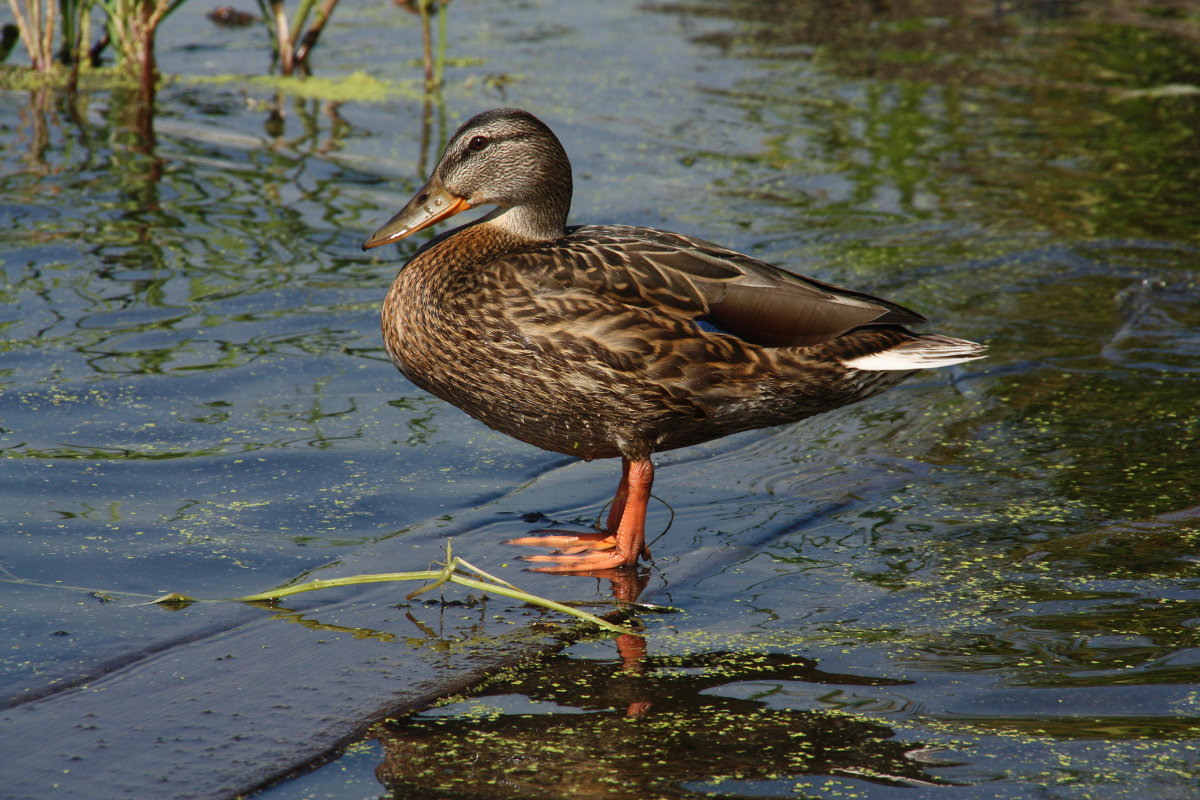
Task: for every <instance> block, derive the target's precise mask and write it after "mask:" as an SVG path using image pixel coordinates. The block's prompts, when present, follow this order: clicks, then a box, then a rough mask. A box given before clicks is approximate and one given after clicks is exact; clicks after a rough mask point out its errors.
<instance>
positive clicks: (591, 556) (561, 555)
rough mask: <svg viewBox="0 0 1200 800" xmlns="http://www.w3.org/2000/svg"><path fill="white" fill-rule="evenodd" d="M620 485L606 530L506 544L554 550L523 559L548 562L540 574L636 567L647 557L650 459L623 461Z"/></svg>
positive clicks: (652, 466) (526, 538) (650, 482)
mask: <svg viewBox="0 0 1200 800" xmlns="http://www.w3.org/2000/svg"><path fill="white" fill-rule="evenodd" d="M621 466H622V472H621V483H620V485H618V486H617V493H616V495H614V496H613V501H612V508H611V510H610V511H609V513H608V530H605V531H597V532H595V533H570V532H565V531H564V532H561V533H556V534H553V535H550V536H522V537H519V538H517V539H510V540H508V541H507V542H506V543H505V544H521V545H536V546H541V547H554V548H556V549H557V550H558V552H557V553H554V554H552V555H537V556H523V557H522V558H523V559H524V560H525V561H537V562H547V563H550V564H552V565H553V566H549V567H538V568H537V569H538V570H539V571H541V572H583V571H591V570H598V569H609V568H611V567H622V566H630V565H633V564H636V563H637V561H638V557H639V556H643V555H644V556H645V557H646V558H649V557H650V551H649V550H648V549H647V548H646V507H647V506H648V505H649V503H650V487H651V485H652V484H653V483H654V465H653V464H652V463H651V462H650V459H648V458H647V459H643V460H641V461H630V460H629V459H622V462H621Z"/></svg>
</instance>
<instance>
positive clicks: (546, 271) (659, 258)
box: [505, 225, 925, 347]
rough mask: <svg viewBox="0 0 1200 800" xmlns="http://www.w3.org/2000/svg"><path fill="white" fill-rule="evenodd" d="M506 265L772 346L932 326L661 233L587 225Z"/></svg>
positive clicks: (865, 297)
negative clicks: (873, 328)
mask: <svg viewBox="0 0 1200 800" xmlns="http://www.w3.org/2000/svg"><path fill="white" fill-rule="evenodd" d="M505 261H509V262H510V263H512V264H513V265H514V266H517V267H518V268H519V269H520V270H521V271H522V272H523V273H524V275H525V276H526V278H527V279H528V277H530V274H531V272H541V276H540V277H541V280H543V281H544V283H545V288H546V289H549V290H556V291H557V290H563V289H583V290H586V291H590V292H594V293H596V294H598V295H604V296H608V297H609V298H611V299H614V300H618V301H619V302H621V303H624V304H626V305H630V306H636V307H641V308H645V309H649V310H652V311H654V312H656V313H658V314H666V315H669V316H672V317H677V318H684V319H690V320H694V321H697V322H701V323H707V324H708V325H710V326H712V327H714V328H716V329H718V330H720V331H722V332H725V333H730V334H733V335H735V336H737V337H739V338H741V339H743V340H745V341H748V342H752V343H754V344H758V345H763V346H768V347H787V346H791V347H795V346H803V345H812V344H818V343H820V342H824V341H829V340H831V339H834V338H836V337H838V336H840V335H841V334H843V333H845V332H846V331H849V330H851V329H853V328H858V327H861V326H864V325H872V324H876V325H878V324H901V325H902V324H911V323H918V322H924V321H925V318H924V317H922V316H921V315H920V314H917V313H916V312H914V311H910V310H909V309H907V308H904V307H903V306H900V305H897V304H896V303H892V302H889V301H887V300H883V299H881V298H878V297H873V296H872V295H869V294H864V293H862V292H855V291H852V290H849V289H843V288H840V287H838V286H833V285H831V284H828V283H823V282H821V281H817V280H814V279H812V278H805V277H801V276H799V275H793V274H792V273H790V272H786V271H784V270H782V269H779V268H778V267H775V266H772V265H771V264H768V263H766V262H765V261H759V260H758V259H755V258H751V257H750V256H747V255H743V254H741V253H738V252H736V251H733V250H729V249H727V248H724V247H721V246H720V245H716V244H713V243H711V242H706V241H703V240H701V239H695V238H692V237H690V236H684V235H682V234H678V233H669V232H667V231H660V230H656V229H654V228H639V227H628V226H618V225H605V226H592V225H588V226H580V227H578V228H573V229H570V230H569V231H568V233H567V235H566V236H564V237H562V238H560V239H558V240H556V241H555V242H553V243H552V244H550V245H549V246H546V245H545V244H541V245H540V246H539V247H538V248H537V249H536V250H531V251H528V252H523V253H522V252H518V253H512V254H509V255H506V256H505Z"/></svg>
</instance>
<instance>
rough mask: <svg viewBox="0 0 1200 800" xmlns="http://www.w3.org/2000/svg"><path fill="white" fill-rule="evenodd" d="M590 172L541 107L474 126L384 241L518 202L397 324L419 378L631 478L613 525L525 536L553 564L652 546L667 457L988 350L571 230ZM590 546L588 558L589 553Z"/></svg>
mask: <svg viewBox="0 0 1200 800" xmlns="http://www.w3.org/2000/svg"><path fill="white" fill-rule="evenodd" d="M570 198H571V172H570V164H569V162H568V161H567V157H566V154H565V152H563V150H562V147H561V145H560V144H559V142H558V139H557V138H556V137H555V136H554V134H553V133H552V132H551V131H550V130H549V128H547V127H546V126H545V125H544V124H542V123H541V122H540V121H539V120H537V119H536V118H535V117H533V116H532V115H530V114H528V113H526V112H524V111H520V110H517V109H496V110H493V111H488V112H485V113H483V114H480V115H478V116H476V117H474V118H473V119H471V120H469V121H468V122H466V123H465V124H464V125H463V126H462V127H461V128H460V129H459V130H458V132H457V133H455V135H454V137H453V138H452V139H451V140H450V142H449V143H448V144H447V146H446V150H445V152H444V153H443V155H442V158H441V161H440V162H439V163H438V165H437V167H436V169H435V170H434V174H433V176H432V177H431V178H430V180H429V182H428V183H426V185H425V186H424V187H422V189H421V190H420V191H419V192H418V193H417V195H416V196H415V197H414V198H413V200H412V201H410V202H409V204H408V205H407V206H405V208H404V209H403V210H401V212H400V213H399V214H397V215H396V216H395V217H394V218H393V219H392V220H390V221H389V222H388V223H387V224H385V225H384V226H383V227H382V228H381V229H380V230H379V231H377V232H376V233H375V234H374V235H372V236H371V237H370V238H369V239H368V240H367V241H366V242H365V243H364V245H363V247H364V249H366V248H368V247H375V246H377V245H380V244H384V243H386V242H389V241H395V240H398V239H400V238H403V237H404V236H408V235H409V234H411V233H413V232H415V231H417V230H420V229H421V228H424V227H426V226H428V225H430V224H433V223H435V222H437V221H439V220H442V219H445V218H447V217H449V216H452V215H453V214H455V213H458V212H459V211H461V210H464V209H465V208H469V207H473V206H478V205H485V204H491V205H496V206H498V208H497V209H496V210H495V211H494V212H492V213H491V214H489V215H487V216H486V217H484V218H483V219H481V220H479V221H477V222H474V223H471V224H469V225H466V226H464V227H462V228H459V229H457V230H454V231H451V232H450V233H448V234H444V235H442V236H440V237H438V238H436V239H435V240H433V241H432V242H430V243H429V244H428V245H426V246H425V247H423V248H422V249H421V250H420V251H418V253H417V254H416V255H415V256H413V258H412V259H411V260H410V261H409V262H408V264H406V265H405V266H404V268H403V269H402V270H401V271H400V274H399V275H398V276H397V277H396V280H395V282H394V283H393V284H392V287H391V290H390V291H389V292H388V296H387V299H386V301H385V302H384V307H383V336H384V342H385V344H386V345H387V350H388V353H389V355H390V356H391V358H392V360H393V362H395V364H396V366H397V367H398V368H399V369H400V370H401V371H402V372H403V373H404V374H405V375H406V376H407V377H408V378H409V379H410V380H411V381H412V382H413V383H415V384H417V385H418V386H420V387H422V388H423V389H425V390H427V391H429V392H431V393H432V394H435V395H437V396H438V397H441V398H442V399H444V400H447V401H449V402H451V403H453V404H454V405H457V406H458V407H459V408H461V409H463V410H464V411H466V412H467V413H468V414H470V415H471V416H473V417H475V418H476V419H479V420H481V421H483V422H484V423H486V424H487V425H489V426H491V427H492V428H495V429H496V430H499V431H502V432H503V433H506V434H508V435H510V436H513V437H515V438H517V439H521V440H522V441H525V442H529V443H530V444H534V445H537V446H538V447H542V448H545V449H547V450H552V451H555V452H559V453H565V454H567V455H574V456H578V457H580V458H585V459H592V458H606V457H615V456H620V457H622V459H623V465H624V471H623V476H622V480H621V485H620V486H619V488H618V491H617V495H616V497H615V498H614V502H613V507H612V511H611V512H610V515H609V526H608V530H606V531H603V532H600V533H597V534H569V533H562V534H561V535H556V536H542V537H525V538H522V539H518V540H514V541H515V542H516V543H519V544H548V545H550V546H554V547H558V548H559V549H560V551H561V552H560V554H557V555H548V556H530V557H529V559H530V560H537V561H548V562H550V563H551V564H552V565H553V566H551V567H548V568H547V569H552V570H564V571H566V570H585V569H586V570H591V569H598V568H605V567H611V566H620V565H627V564H633V563H635V562H636V560H637V558H638V556H639V554H641V553H643V552H644V550H645V547H644V543H643V530H642V528H643V525H644V518H645V511H646V503H647V502H648V500H649V491H650V484H651V481H652V480H653V467H652V466H651V465H650V456H651V454H652V453H655V452H660V451H663V450H671V449H674V448H677V447H685V446H687V445H692V444H697V443H699V442H704V441H708V440H710V439H715V438H717V437H720V436H726V435H728V434H731V433H736V432H739V431H745V430H751V429H754V428H762V427H766V426H770V425H780V424H783V423H787V422H793V421H795V420H800V419H804V418H805V417H810V416H812V415H814V414H819V413H821V412H824V411H829V410H831V409H834V408H838V407H840V406H843V405H846V404H848V403H854V402H857V401H859V400H863V399H865V398H867V397H870V396H872V395H874V394H877V393H879V392H881V391H883V390H884V389H886V388H888V387H889V386H891V385H893V384H895V383H898V382H899V381H900V380H902V379H903V378H904V377H906V376H907V375H908V374H910V373H911V372H912V371H914V370H916V369H921V368H924V367H933V366H943V365H946V364H952V363H956V362H959V361H965V360H969V359H971V358H978V357H979V356H980V355H981V353H982V350H983V348H982V347H980V346H979V345H977V344H974V343H972V342H967V341H963V340H960V339H951V338H949V337H945V336H938V335H918V334H914V333H911V332H909V331H908V330H907V329H905V328H904V327H903V326H904V325H905V324H912V323H918V322H923V321H924V318H923V317H921V316H920V315H919V314H917V313H915V312H913V311H910V310H908V309H906V308H904V307H902V306H899V305H897V304H895V303H891V302H888V301H886V300H881V299H879V298H876V297H872V296H870V295H867V294H862V293H860V292H854V291H850V290H847V289H841V288H838V287H835V286H831V285H829V284H825V283H821V282H819V281H815V280H812V279H810V278H802V277H799V276H796V275H792V274H791V273H787V272H784V271H783V270H780V269H778V268H776V267H774V266H771V265H770V264H767V263H765V262H762V261H758V260H757V259H754V258H751V257H749V256H745V255H742V254H740V253H736V252H734V251H732V250H727V249H725V248H722V247H720V246H718V245H714V244H711V243H709V242H705V241H701V240H698V239H694V238H691V237H688V236H684V235H681V234H676V233H668V232H665V231H660V230H655V229H652V228H638V227H626V226H617V225H606V226H592V225H585V226H580V227H575V228H566V227H565V224H566V216H567V212H568V210H569V207H570ZM582 551H588V552H582Z"/></svg>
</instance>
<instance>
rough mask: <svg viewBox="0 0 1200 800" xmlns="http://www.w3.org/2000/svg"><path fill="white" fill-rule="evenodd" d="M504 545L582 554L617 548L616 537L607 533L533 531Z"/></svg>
mask: <svg viewBox="0 0 1200 800" xmlns="http://www.w3.org/2000/svg"><path fill="white" fill-rule="evenodd" d="M504 544H519V545H524V546H528V547H553V548H554V549H556V550H558V551H559V552H560V553H568V554H574V553H582V552H584V551H587V550H611V549H613V548H614V547H616V546H617V537H616V536H614V535H612V534H611V533H608V532H607V531H590V532H582V531H560V530H541V531H534V532H533V534H532V535H530V536H518V537H517V538H516V539H509V540H507V541H505V542H504Z"/></svg>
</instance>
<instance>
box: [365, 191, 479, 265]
mask: <svg viewBox="0 0 1200 800" xmlns="http://www.w3.org/2000/svg"><path fill="white" fill-rule="evenodd" d="M470 207H471V204H470V203H469V202H468V201H467V199H466V198H465V197H458V196H456V195H453V194H451V193H450V192H449V190H447V189H446V187H445V185H443V184H442V180H441V178H439V177H437V176H436V175H434V176H433V177H432V178H430V179H429V180H428V181H427V182H426V184H425V185H424V186H422V187H421V190H420V191H418V192H417V194H416V196H414V197H413V199H412V200H409V201H408V205H406V206H404V208H402V209H400V213H398V214H397V215H396V216H394V217H392V218H391V219H389V220H388V221H387V222H385V223H384V225H383V227H382V228H380V229H379V230H377V231H375V232H374V233H372V234H371V235H370V236H369V237H367V240H366V241H365V242H363V245H362V249H363V250H370V249H371V248H372V247H379V245H381V244H387V243H388V242H398V241H400V240H401V239H403V238H404V237H406V236H411V235H412V234H414V233H416V232H417V231H419V230H421V229H422V228H428V227H429V226H430V225H433V224H434V223H437V222H441V221H442V220H444V219H448V218H450V217H453V216H454V215H455V214H457V213H459V212H460V211H466V210H467V209H468V208H470Z"/></svg>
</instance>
